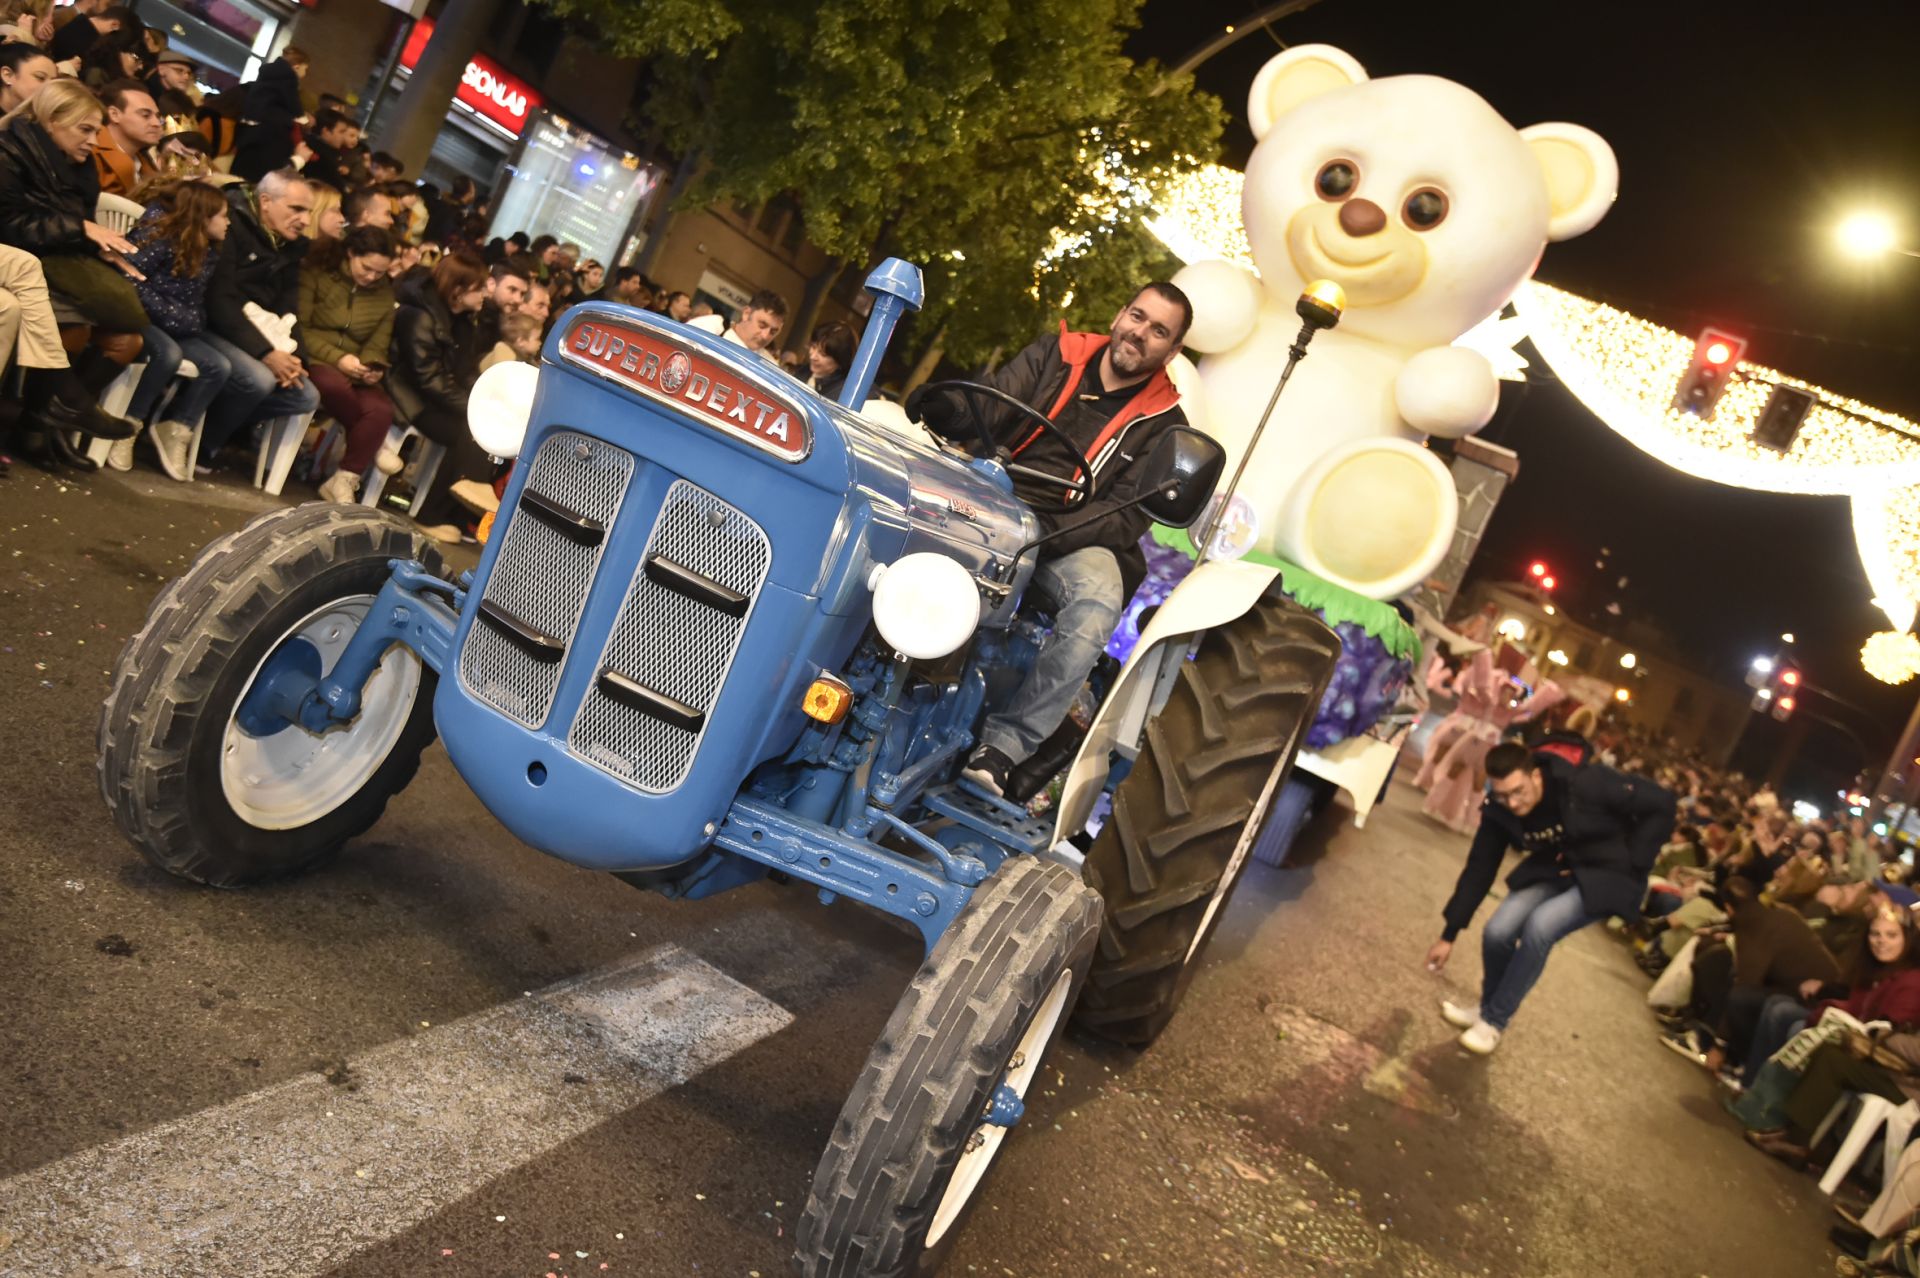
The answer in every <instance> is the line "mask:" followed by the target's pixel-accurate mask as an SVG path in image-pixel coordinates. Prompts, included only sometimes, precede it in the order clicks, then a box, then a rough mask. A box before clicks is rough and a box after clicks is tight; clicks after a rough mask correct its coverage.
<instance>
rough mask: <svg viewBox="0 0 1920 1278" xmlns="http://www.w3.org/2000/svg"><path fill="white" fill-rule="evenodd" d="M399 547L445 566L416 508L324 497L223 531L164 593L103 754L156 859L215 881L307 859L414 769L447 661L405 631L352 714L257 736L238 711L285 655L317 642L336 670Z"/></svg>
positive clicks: (116, 807)
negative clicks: (327, 726) (325, 724)
mask: <svg viewBox="0 0 1920 1278" xmlns="http://www.w3.org/2000/svg"><path fill="white" fill-rule="evenodd" d="M392 559H418V560H420V561H421V562H423V563H424V564H426V566H427V567H428V568H429V569H430V570H432V571H435V572H437V571H439V555H438V554H437V553H436V552H435V551H434V550H433V549H431V548H430V547H429V546H428V544H427V543H426V541H425V540H424V539H423V538H421V537H420V536H419V534H417V533H416V532H414V531H413V529H412V526H411V525H409V524H408V523H406V522H404V521H402V520H400V519H399V518H397V517H395V516H393V515H388V514H384V513H382V512H379V511H376V510H371V509H368V508H366V507H362V506H343V505H337V504H333V503H317V502H316V503H311V504H308V505H304V506H296V507H293V508H291V509H283V510H275V511H271V512H269V513H267V514H265V515H262V516H261V517H260V518H258V519H256V520H254V521H253V522H252V523H250V524H248V525H247V526H246V527H245V528H242V529H241V530H240V531H238V532H235V533H230V534H228V535H227V536H225V537H222V538H221V539H220V540H218V541H216V542H214V543H213V544H212V545H210V546H208V547H207V548H206V549H205V550H203V551H201V552H200V557H199V558H198V559H196V560H195V561H194V563H193V566H192V567H191V568H189V569H188V570H187V573H186V575H185V576H183V577H180V578H178V579H177V580H175V581H173V582H171V583H170V584H169V585H168V586H167V588H166V589H165V590H163V591H161V593H160V596H159V598H157V599H155V600H154V603H153V607H152V609H151V610H150V611H149V612H148V614H147V620H146V624H145V625H144V626H142V627H141V630H140V632H139V633H138V634H136V635H135V636H134V637H133V638H132V639H130V640H128V642H127V645H126V647H125V648H123V649H122V650H121V652H120V657H119V660H118V661H117V662H116V663H115V665H114V671H113V683H112V690H111V691H110V692H109V693H108V695H107V700H106V704H105V705H104V706H103V707H102V709H101V714H100V733H99V751H100V757H99V762H98V765H97V766H98V770H99V775H100V791H101V794H102V795H103V796H104V797H105V798H106V801H107V807H108V809H109V810H111V811H112V813H113V816H114V820H115V821H117V822H118V823H119V825H120V828H121V830H122V831H124V832H125V834H126V836H127V837H128V838H129V839H131V840H132V841H133V843H134V846H136V847H138V848H139V849H140V851H141V852H142V853H143V854H145V856H146V857H147V858H148V859H149V860H151V861H152V862H153V863H154V864H155V865H158V866H160V867H161V868H162V869H164V870H166V871H167V872H168V873H170V874H175V875H178V876H179V877H181V878H184V879H190V880H192V881H194V882H196V883H205V884H209V885H211V886H213V887H239V886H241V885H244V884H248V883H255V882H260V881H263V880H267V879H273V878H280V877H283V876H286V875H290V874H295V873H298V872H299V871H301V870H305V869H308V868H310V867H312V866H314V865H316V864H318V863H319V862H321V861H324V860H325V859H327V858H328V857H330V856H332V855H333V854H334V853H336V852H338V851H339V850H340V848H341V847H342V846H343V845H344V844H345V843H346V842H347V840H348V839H351V838H353V837H354V836H356V835H358V834H361V833H363V832H365V831H366V830H367V829H368V828H369V827H370V826H372V825H373V823H374V822H375V821H376V820H378V819H379V817H380V813H381V811H382V810H383V809H385V807H386V804H387V800H388V799H389V798H390V797H391V796H393V795H394V794H397V793H399V791H400V790H401V789H402V788H404V787H405V786H406V784H407V782H409V781H411V780H412V779H413V775H414V772H415V771H416V770H417V769H418V768H419V766H420V754H421V751H423V750H424V749H426V747H427V745H428V744H429V743H430V742H431V741H432V740H433V737H434V728H433V692H434V687H435V676H434V673H433V671H432V670H430V669H428V668H427V667H426V665H425V663H423V662H422V661H421V660H420V659H419V657H418V656H417V655H415V654H414V653H413V652H412V651H410V650H409V649H407V648H405V647H404V646H401V645H398V644H396V645H394V646H393V647H391V648H389V649H388V650H387V652H386V655H385V656H384V657H383V659H382V661H381V664H380V665H379V667H377V668H376V670H375V671H374V674H373V677H372V678H371V679H369V680H368V681H367V686H366V689H365V691H364V694H363V698H362V705H361V711H360V714H359V715H358V716H357V717H356V718H355V719H354V720H353V722H352V723H350V724H347V725H344V726H342V727H339V728H334V729H331V730H329V731H328V732H326V733H323V734H314V733H309V732H307V731H306V730H305V729H304V728H301V727H298V726H291V725H290V726H287V727H285V728H282V729H281V730H280V731H279V732H277V733H272V734H269V735H265V736H255V735H253V734H251V733H248V732H247V731H245V729H244V728H242V727H241V725H240V724H239V723H238V722H237V721H236V713H237V711H238V709H239V706H240V703H241V701H242V699H243V698H244V697H245V696H246V694H247V690H248V689H249V688H250V687H251V686H252V684H253V681H254V678H255V676H256V675H257V674H258V673H259V671H260V669H261V667H262V666H263V664H264V663H265V662H266V661H267V659H268V658H269V657H270V656H273V655H275V654H276V653H280V652H282V651H283V650H285V649H286V648H287V647H289V646H291V645H298V644H305V645H308V646H309V647H311V648H312V649H313V652H314V654H315V655H317V657H318V663H319V668H320V670H321V671H322V672H323V673H324V672H325V671H327V670H331V669H332V668H333V664H334V662H336V661H337V660H338V659H339V656H340V653H341V651H343V650H344V649H345V647H346V643H347V640H348V639H350V638H351V637H352V635H353V632H354V630H355V629H356V628H357V626H358V624H359V621H360V619H361V618H363V617H365V615H366V613H367V610H368V608H369V606H370V605H371V603H372V601H373V597H374V596H375V595H377V594H378V593H379V592H380V588H381V587H382V586H383V585H385V584H386V580H387V577H388V575H389V569H388V567H387V564H388V561H389V560H392Z"/></svg>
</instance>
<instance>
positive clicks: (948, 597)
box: [867, 551, 980, 661]
mask: <svg viewBox="0 0 1920 1278" xmlns="http://www.w3.org/2000/svg"><path fill="white" fill-rule="evenodd" d="M867 586H868V588H869V589H870V590H872V591H873V624H874V625H875V626H876V627H878V628H879V630H880V637H881V638H882V639H885V640H886V641H887V643H888V644H889V645H891V646H892V648H893V650H894V651H895V652H898V653H900V654H901V655H902V656H907V657H912V658H914V659H915V660H917V661H931V660H933V659H935V658H937V657H944V656H946V655H947V654H948V653H950V652H952V651H953V650H954V649H956V648H958V647H959V646H960V645H961V644H963V643H965V642H966V641H967V639H968V638H969V637H970V636H971V635H972V634H973V631H974V627H976V626H978V625H979V624H980V588H979V587H978V586H976V585H974V582H973V576H972V574H970V573H969V572H968V571H967V570H966V569H965V568H962V567H961V566H960V565H959V564H958V563H956V562H954V561H953V560H951V559H949V558H947V557H946V556H945V555H936V554H934V553H932V552H931V551H921V552H919V553H918V554H912V555H908V556H906V557H905V558H903V559H899V560H897V561H895V562H894V563H891V564H882V565H880V566H878V567H876V568H875V569H874V570H873V574H872V575H871V576H870V577H868V578H867Z"/></svg>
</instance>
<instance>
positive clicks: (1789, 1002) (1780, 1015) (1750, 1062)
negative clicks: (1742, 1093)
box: [1740, 994, 1807, 1087]
mask: <svg viewBox="0 0 1920 1278" xmlns="http://www.w3.org/2000/svg"><path fill="white" fill-rule="evenodd" d="M1806 1027H1807V1008H1806V1004H1804V1003H1802V1002H1801V1001H1800V1000H1799V999H1797V998H1795V997H1793V996H1792V995H1791V994H1775V995H1773V996H1772V997H1770V998H1769V999H1767V1001H1766V1003H1765V1004H1763V1005H1762V1006H1761V1008H1760V1017H1759V1019H1758V1020H1757V1021H1756V1022H1755V1023H1754V1027H1753V1037H1752V1038H1751V1039H1749V1040H1748V1041H1747V1059H1746V1061H1745V1063H1744V1064H1743V1065H1742V1066H1741V1069H1740V1081H1741V1082H1742V1083H1744V1084H1746V1085H1747V1086H1748V1087H1752V1086H1753V1085H1754V1084H1755V1083H1757V1082H1759V1081H1760V1071H1761V1069H1762V1068H1764V1067H1765V1065H1766V1063H1767V1058H1768V1057H1769V1056H1772V1055H1773V1054H1774V1053H1775V1052H1777V1051H1779V1050H1780V1049H1781V1048H1783V1047H1785V1046H1786V1045H1787V1044H1788V1042H1790V1041H1791V1040H1792V1038H1793V1036H1794V1035H1795V1034H1798V1033H1799V1032H1800V1031H1801V1030H1803V1029H1805V1028H1806Z"/></svg>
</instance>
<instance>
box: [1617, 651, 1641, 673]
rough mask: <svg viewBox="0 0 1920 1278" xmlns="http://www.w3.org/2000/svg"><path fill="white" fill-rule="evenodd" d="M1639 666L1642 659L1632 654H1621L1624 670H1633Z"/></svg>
mask: <svg viewBox="0 0 1920 1278" xmlns="http://www.w3.org/2000/svg"><path fill="white" fill-rule="evenodd" d="M1639 664H1640V658H1638V657H1636V656H1634V655H1633V654H1632V653H1631V652H1623V653H1621V654H1620V668H1621V669H1622V670H1631V669H1633V668H1634V667H1635V666H1637V665H1639Z"/></svg>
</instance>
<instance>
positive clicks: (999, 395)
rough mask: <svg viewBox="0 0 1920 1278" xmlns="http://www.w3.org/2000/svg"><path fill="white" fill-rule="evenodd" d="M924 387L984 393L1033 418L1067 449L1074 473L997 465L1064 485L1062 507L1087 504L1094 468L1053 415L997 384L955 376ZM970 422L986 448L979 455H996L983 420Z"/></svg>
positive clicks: (1007, 463)
mask: <svg viewBox="0 0 1920 1278" xmlns="http://www.w3.org/2000/svg"><path fill="white" fill-rule="evenodd" d="M923 389H924V390H926V391H941V390H955V391H970V392H972V393H974V394H979V395H985V396H987V397H988V398H989V399H995V400H998V401H999V402H1000V403H1002V404H1005V405H1006V406H1007V407H1008V408H1011V409H1013V410H1014V411H1015V412H1018V413H1020V414H1022V415H1023V416H1026V417H1028V418H1030V419H1032V421H1033V423H1034V424H1035V425H1036V426H1038V427H1040V429H1042V430H1044V431H1046V432H1048V433H1049V434H1051V435H1052V436H1053V437H1054V438H1055V439H1056V440H1058V441H1059V442H1060V444H1061V446H1062V447H1064V448H1065V449H1066V450H1067V456H1069V457H1071V458H1073V474H1072V475H1069V476H1067V477H1065V478H1062V477H1061V476H1059V475H1057V474H1055V473H1054V472H1052V471H1048V470H1040V469H1038V468H1036V467H1033V466H1021V465H1018V464H1016V463H1014V462H1011V461H1004V460H1003V461H1002V462H1001V463H1000V464H1001V465H1003V466H1005V467H1006V468H1007V473H1008V474H1009V475H1019V476H1020V477H1021V478H1023V479H1034V480H1039V481H1041V482H1043V483H1049V484H1059V485H1061V486H1062V487H1064V488H1065V489H1066V490H1067V495H1066V497H1065V499H1064V500H1062V501H1061V503H1060V509H1061V510H1078V509H1080V507H1082V506H1084V505H1086V504H1087V500H1088V499H1089V498H1091V497H1092V496H1093V471H1091V470H1090V469H1088V467H1087V459H1086V458H1085V457H1083V456H1081V455H1080V449H1079V446H1078V445H1076V444H1075V443H1074V442H1073V440H1071V439H1069V438H1068V437H1067V432H1065V431H1063V430H1061V429H1060V428H1059V427H1058V426H1057V425H1055V424H1054V422H1053V419H1052V418H1050V417H1048V416H1047V415H1046V414H1045V413H1043V412H1041V411H1040V410H1039V409H1037V408H1035V407H1034V406H1033V405H1031V404H1026V403H1022V402H1021V401H1020V400H1018V399H1015V398H1014V397H1013V396H1011V395H1009V394H1007V393H1006V392H1005V391H1003V390H1001V389H1000V388H999V387H997V386H988V385H986V384H984V383H982V382H969V381H961V380H957V379H956V380H954V381H947V382H930V383H928V384H927V385H926V386H925V387H924V388H923ZM973 425H974V429H975V430H976V431H978V432H979V435H980V445H981V447H982V448H983V449H985V451H984V452H983V453H981V454H979V455H980V456H982V457H999V456H1000V455H1001V454H1002V452H1003V451H1004V450H1003V449H1002V448H1001V447H1000V446H999V445H998V444H996V443H994V442H993V436H991V435H989V434H988V433H987V424H986V422H984V421H983V420H981V419H980V418H979V417H978V416H975V417H974V419H973Z"/></svg>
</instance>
